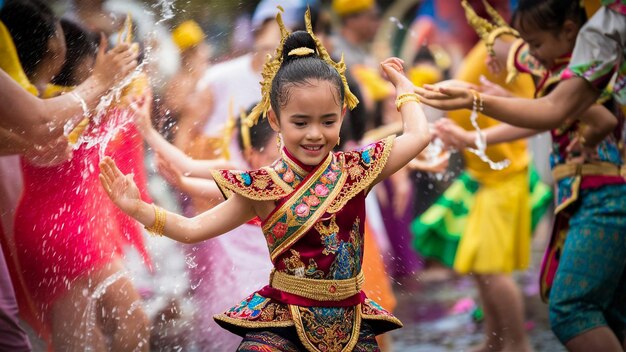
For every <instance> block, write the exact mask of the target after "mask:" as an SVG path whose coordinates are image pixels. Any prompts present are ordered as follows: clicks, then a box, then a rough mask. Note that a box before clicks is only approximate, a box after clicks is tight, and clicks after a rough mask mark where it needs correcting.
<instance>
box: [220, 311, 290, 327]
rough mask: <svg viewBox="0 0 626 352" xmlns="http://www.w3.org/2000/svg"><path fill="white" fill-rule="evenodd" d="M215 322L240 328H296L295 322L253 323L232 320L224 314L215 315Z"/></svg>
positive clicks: (251, 321)
mask: <svg viewBox="0 0 626 352" xmlns="http://www.w3.org/2000/svg"><path fill="white" fill-rule="evenodd" d="M213 320H220V321H223V322H225V323H228V324H231V325H235V326H239V327H242V328H252V329H254V328H284V327H288V326H294V325H295V323H294V321H293V320H284V321H253V320H244V319H237V318H231V317H229V316H227V315H225V314H224V313H220V314H215V315H214V316H213Z"/></svg>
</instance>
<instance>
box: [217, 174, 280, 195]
mask: <svg viewBox="0 0 626 352" xmlns="http://www.w3.org/2000/svg"><path fill="white" fill-rule="evenodd" d="M261 170H262V169H261ZM210 172H211V176H213V181H215V183H217V185H218V186H219V188H220V190H221V191H222V193H224V196H225V197H226V198H230V197H231V196H232V194H233V193H237V194H239V195H241V196H244V197H246V198H248V199H252V200H277V199H280V198H282V197H284V196H285V195H287V192H286V191H285V190H284V189H283V188H282V187H281V185H280V184H279V185H278V187H274V188H273V189H270V190H268V189H267V188H266V189H264V190H262V191H258V192H254V193H252V191H251V190H250V191H247V190H244V189H243V188H241V187H237V186H235V185H233V184H232V183H231V182H229V181H228V180H226V179H225V178H224V177H223V176H222V174H221V173H220V170H211V171H210ZM232 172H233V173H235V172H238V171H237V170H233V171H232ZM268 176H269V177H270V178H271V177H272V174H271V172H270V173H269V174H268ZM270 186H271V185H270ZM268 188H270V187H268Z"/></svg>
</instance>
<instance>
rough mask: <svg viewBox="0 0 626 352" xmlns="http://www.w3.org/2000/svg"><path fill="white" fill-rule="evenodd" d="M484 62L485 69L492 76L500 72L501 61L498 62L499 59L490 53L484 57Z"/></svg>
mask: <svg viewBox="0 0 626 352" xmlns="http://www.w3.org/2000/svg"><path fill="white" fill-rule="evenodd" d="M485 64H486V65H487V69H488V70H489V72H491V73H492V74H493V75H494V76H497V75H499V74H500V72H502V63H501V62H500V60H498V59H497V58H495V57H493V56H491V55H487V58H486V59H485Z"/></svg>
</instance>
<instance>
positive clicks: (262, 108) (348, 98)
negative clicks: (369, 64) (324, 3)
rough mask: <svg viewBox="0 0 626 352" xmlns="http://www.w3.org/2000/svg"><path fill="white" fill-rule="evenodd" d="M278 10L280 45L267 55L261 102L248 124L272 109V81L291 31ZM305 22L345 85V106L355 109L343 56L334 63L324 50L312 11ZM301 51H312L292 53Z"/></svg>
mask: <svg viewBox="0 0 626 352" xmlns="http://www.w3.org/2000/svg"><path fill="white" fill-rule="evenodd" d="M278 10H279V12H278V13H277V14H276V22H277V23H278V26H279V28H280V33H281V39H280V44H279V45H278V47H277V48H276V51H275V53H274V56H271V55H269V54H268V55H267V60H266V61H265V65H264V66H263V72H262V73H261V77H263V81H261V82H260V83H261V101H260V102H259V103H258V104H257V105H256V106H255V107H254V108H253V109H252V112H250V115H249V116H248V122H251V123H252V124H253V125H254V124H256V123H257V121H258V120H259V118H260V117H266V116H267V111H268V110H269V109H270V107H271V104H270V91H271V89H272V81H273V80H274V77H275V76H276V72H278V70H279V69H280V66H281V65H282V63H283V45H284V44H285V40H286V39H287V37H288V36H289V34H290V32H289V30H288V29H287V28H286V27H285V24H284V22H283V18H282V12H283V11H284V10H283V9H282V7H280V6H278ZM304 22H305V24H306V31H307V32H308V33H309V35H311V38H313V40H314V41H315V46H316V48H317V53H318V55H319V56H320V58H321V59H322V60H324V61H326V63H328V64H329V65H331V66H332V67H334V68H335V70H337V72H338V73H339V76H340V77H341V82H342V83H343V86H344V91H345V99H344V106H347V107H348V108H350V109H353V108H354V107H355V106H356V105H357V104H358V103H359V100H358V99H357V98H356V97H355V96H354V94H352V92H351V91H350V88H349V87H348V82H347V80H346V74H345V72H346V64H345V62H344V61H343V55H342V57H341V60H340V61H339V62H335V61H333V59H331V58H330V55H329V54H328V51H326V48H324V46H323V45H322V42H321V41H320V40H319V39H318V38H317V37H316V36H315V34H314V33H313V26H312V25H311V10H310V9H308V8H307V10H306V13H305V15H304ZM300 49H309V50H311V49H310V48H297V49H294V50H292V52H293V51H295V50H298V53H294V55H298V54H301V53H303V51H301V50H300ZM308 53H309V54H311V52H310V51H308ZM289 55H291V52H289ZM305 55H308V54H305Z"/></svg>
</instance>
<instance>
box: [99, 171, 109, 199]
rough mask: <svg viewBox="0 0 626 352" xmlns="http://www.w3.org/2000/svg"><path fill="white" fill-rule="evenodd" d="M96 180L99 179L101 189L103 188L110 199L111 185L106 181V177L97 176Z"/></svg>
mask: <svg viewBox="0 0 626 352" xmlns="http://www.w3.org/2000/svg"><path fill="white" fill-rule="evenodd" d="M98 178H99V179H100V183H101V184H102V188H104V191H105V192H106V193H107V195H108V196H109V197H111V192H112V191H111V184H110V183H109V182H108V181H107V180H106V177H105V176H104V175H102V174H100V175H98Z"/></svg>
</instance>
